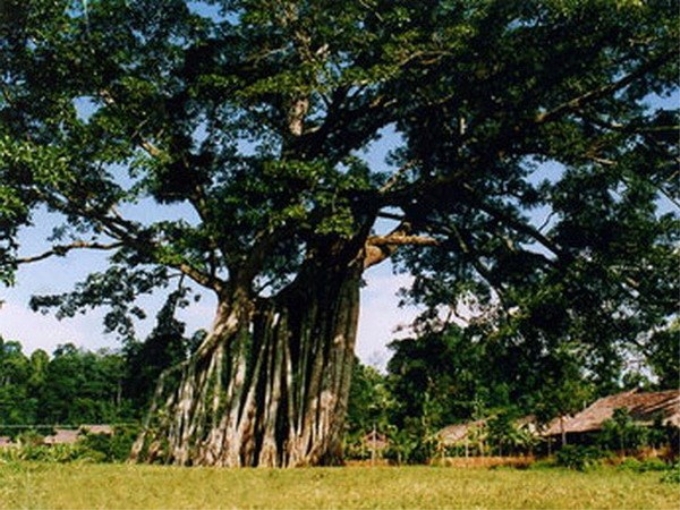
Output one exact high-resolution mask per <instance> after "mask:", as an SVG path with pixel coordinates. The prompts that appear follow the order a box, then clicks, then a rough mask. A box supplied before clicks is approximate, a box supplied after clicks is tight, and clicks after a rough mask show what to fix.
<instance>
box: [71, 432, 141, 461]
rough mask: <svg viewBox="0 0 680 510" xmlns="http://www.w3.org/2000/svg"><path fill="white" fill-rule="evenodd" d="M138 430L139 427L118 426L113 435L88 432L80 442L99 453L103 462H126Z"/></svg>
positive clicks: (85, 447)
mask: <svg viewBox="0 0 680 510" xmlns="http://www.w3.org/2000/svg"><path fill="white" fill-rule="evenodd" d="M138 432H139V429H138V427H134V426H126V427H122V426H121V427H116V428H115V430H114V434H113V435H108V434H87V435H85V437H83V438H82V439H81V440H80V441H79V444H80V445H82V447H83V448H84V449H85V450H87V451H90V452H93V453H96V454H98V456H99V457H100V458H101V462H125V461H126V460H127V458H128V457H129V456H130V450H131V449H132V444H133V443H134V442H135V439H136V438H137V433H138Z"/></svg>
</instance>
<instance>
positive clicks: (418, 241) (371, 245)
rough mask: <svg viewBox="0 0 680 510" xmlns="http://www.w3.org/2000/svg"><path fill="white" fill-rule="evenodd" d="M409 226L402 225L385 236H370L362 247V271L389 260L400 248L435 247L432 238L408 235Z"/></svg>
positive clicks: (436, 242)
mask: <svg viewBox="0 0 680 510" xmlns="http://www.w3.org/2000/svg"><path fill="white" fill-rule="evenodd" d="M410 230H411V225H409V224H408V223H402V224H401V225H399V226H398V227H397V228H396V229H394V230H393V231H392V232H390V233H389V234H387V235H386V236H371V237H369V238H368V239H367V240H366V244H365V247H364V250H365V253H366V255H365V257H364V269H368V268H369V267H371V266H375V265H376V264H380V263H381V262H383V261H384V260H387V259H388V258H390V257H391V256H392V255H394V253H395V252H396V251H397V249H398V248H399V247H400V246H437V245H438V244H439V241H437V240H436V239H434V238H432V237H427V236H418V235H411V234H410Z"/></svg>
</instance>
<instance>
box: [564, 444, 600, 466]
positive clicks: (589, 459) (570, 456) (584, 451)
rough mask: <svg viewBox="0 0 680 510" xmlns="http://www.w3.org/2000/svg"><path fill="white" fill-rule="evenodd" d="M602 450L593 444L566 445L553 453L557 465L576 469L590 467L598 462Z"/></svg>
mask: <svg viewBox="0 0 680 510" xmlns="http://www.w3.org/2000/svg"><path fill="white" fill-rule="evenodd" d="M602 457H603V453H602V451H601V450H600V449H599V448H597V447H594V446H581V445H566V446H563V447H562V448H561V449H560V450H559V451H558V452H557V454H556V455H555V462H556V464H557V465H558V466H561V467H566V468H569V469H576V470H578V471H586V470H588V469H592V468H594V467H596V466H598V464H599V463H600V460H601V459H602Z"/></svg>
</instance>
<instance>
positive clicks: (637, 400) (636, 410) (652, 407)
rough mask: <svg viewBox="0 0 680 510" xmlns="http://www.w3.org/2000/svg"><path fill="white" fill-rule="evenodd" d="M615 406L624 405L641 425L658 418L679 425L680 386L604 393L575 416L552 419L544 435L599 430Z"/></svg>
mask: <svg viewBox="0 0 680 510" xmlns="http://www.w3.org/2000/svg"><path fill="white" fill-rule="evenodd" d="M616 409H627V410H628V412H629V413H630V416H631V418H632V419H633V420H634V421H635V422H637V423H639V424H641V425H652V424H653V423H654V421H655V420H657V419H661V422H662V424H664V425H673V426H676V427H680V390H669V391H657V392H638V391H637V390H633V391H626V392H623V393H618V394H616V395H610V396H608V397H603V398H601V399H599V400H597V401H596V402H594V403H593V404H592V405H591V406H590V407H588V408H586V409H584V410H583V411H581V412H580V413H577V414H575V415H574V416H564V417H562V418H561V419H560V418H557V419H555V420H553V421H552V422H551V423H550V425H549V426H548V428H547V429H546V430H545V431H543V433H542V435H543V436H547V437H550V436H558V435H561V434H562V433H563V432H564V433H567V434H583V433H588V432H596V431H598V430H602V427H603V424H604V422H605V421H607V420H610V419H611V418H612V417H613V416H614V411H615V410H616Z"/></svg>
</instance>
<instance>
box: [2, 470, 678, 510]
mask: <svg viewBox="0 0 680 510" xmlns="http://www.w3.org/2000/svg"><path fill="white" fill-rule="evenodd" d="M659 480H660V475H659V473H654V472H648V473H635V472H627V471H621V470H616V469H614V468H609V469H597V470H593V471H590V472H585V473H582V472H577V471H569V470H566V469H557V468H551V469H529V470H517V469H509V468H503V469H495V470H490V469H481V468H468V469H465V468H453V467H425V466H418V467H398V468H397V467H348V468H313V469H292V470H272V469H217V468H175V467H161V466H133V465H120V464H119V465H111V464H109V465H107V464H86V463H72V464H61V465H60V464H48V463H26V462H15V463H5V464H0V509H2V510H5V509H12V510H14V509H32V508H35V509H69V510H70V509H73V510H76V509H88V510H89V509H99V508H106V509H118V508H119V509H137V508H139V509H156V508H158V509H175V508H177V509H180V508H192V509H212V508H222V509H240V508H252V509H255V508H262V509H278V508H281V509H325V508H338V509H353V508H373V509H380V508H385V509H400V508H401V509H403V508H413V509H435V508H436V509H439V508H466V509H467V508H499V509H511V508H522V509H530V508H541V509H547V508H578V509H583V508H597V509H605V508H611V509H617V510H620V509H626V508H631V509H632V508H636V509H654V508H661V509H666V508H668V509H676V508H680V485H677V484H664V483H661V482H660V481H659Z"/></svg>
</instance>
